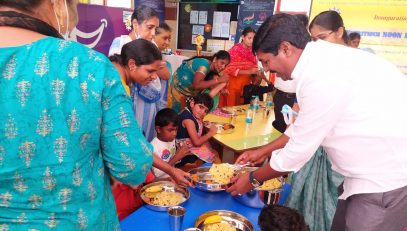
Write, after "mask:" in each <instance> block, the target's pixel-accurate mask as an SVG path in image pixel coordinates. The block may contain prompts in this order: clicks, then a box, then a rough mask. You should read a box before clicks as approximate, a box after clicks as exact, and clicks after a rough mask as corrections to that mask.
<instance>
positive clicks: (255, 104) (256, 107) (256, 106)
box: [252, 95, 260, 112]
mask: <svg viewBox="0 0 407 231" xmlns="http://www.w3.org/2000/svg"><path fill="white" fill-rule="evenodd" d="M252 100H253V109H254V111H255V112H258V111H259V104H260V100H259V97H258V96H257V95H256V96H255V95H253V96H252Z"/></svg>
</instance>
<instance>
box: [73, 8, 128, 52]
mask: <svg viewBox="0 0 407 231" xmlns="http://www.w3.org/2000/svg"><path fill="white" fill-rule="evenodd" d="M131 13H132V11H129V10H128V9H123V8H117V7H107V6H98V5H89V4H79V5H78V15H79V23H78V25H77V26H76V27H75V28H74V29H73V30H72V32H71V33H70V35H69V39H70V40H74V41H77V42H80V43H82V44H84V45H86V46H88V47H89V48H92V49H94V50H97V51H99V52H101V53H103V54H105V55H107V54H108V52H109V48H110V45H111V44H112V41H113V39H114V38H115V37H118V36H120V35H126V34H128V33H129V30H127V29H126V26H125V23H124V21H125V19H126V18H127V16H128V15H131Z"/></svg>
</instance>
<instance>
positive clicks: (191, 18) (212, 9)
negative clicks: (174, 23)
mask: <svg viewBox="0 0 407 231" xmlns="http://www.w3.org/2000/svg"><path fill="white" fill-rule="evenodd" d="M238 10H239V4H237V3H214V2H199V3H196V2H182V1H181V2H180V3H179V9H178V33H177V34H178V37H177V49H182V50H195V49H196V45H195V41H194V37H196V35H198V34H201V35H203V36H204V38H205V43H204V44H203V45H202V48H203V49H202V50H203V51H206V50H207V49H206V45H207V41H208V39H209V40H213V39H215V40H229V36H230V22H231V21H237V16H238ZM234 33H236V32H233V34H234Z"/></svg>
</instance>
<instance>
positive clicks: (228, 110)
mask: <svg viewBox="0 0 407 231" xmlns="http://www.w3.org/2000/svg"><path fill="white" fill-rule="evenodd" d="M221 111H222V112H224V113H226V114H232V113H236V115H246V109H245V108H244V107H239V106H233V107H223V108H222V109H221Z"/></svg>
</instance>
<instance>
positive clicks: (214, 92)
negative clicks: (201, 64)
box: [202, 71, 226, 111]
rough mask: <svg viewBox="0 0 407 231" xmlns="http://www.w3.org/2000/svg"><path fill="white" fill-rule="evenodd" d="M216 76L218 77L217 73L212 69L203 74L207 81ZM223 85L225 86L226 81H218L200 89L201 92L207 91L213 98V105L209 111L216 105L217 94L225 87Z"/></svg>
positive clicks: (217, 103) (217, 100)
mask: <svg viewBox="0 0 407 231" xmlns="http://www.w3.org/2000/svg"><path fill="white" fill-rule="evenodd" d="M217 78H219V74H218V73H216V72H214V71H211V72H209V73H208V74H207V75H206V76H205V78H204V80H205V81H209V80H212V79H217ZM225 87H226V83H219V84H218V85H214V86H212V87H210V88H207V89H205V90H202V93H207V94H208V95H209V96H210V97H212V99H213V107H212V108H211V110H210V111H214V110H215V109H216V108H217V107H218V105H219V94H220V93H221V91H223V90H224V89H225Z"/></svg>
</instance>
